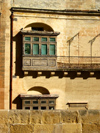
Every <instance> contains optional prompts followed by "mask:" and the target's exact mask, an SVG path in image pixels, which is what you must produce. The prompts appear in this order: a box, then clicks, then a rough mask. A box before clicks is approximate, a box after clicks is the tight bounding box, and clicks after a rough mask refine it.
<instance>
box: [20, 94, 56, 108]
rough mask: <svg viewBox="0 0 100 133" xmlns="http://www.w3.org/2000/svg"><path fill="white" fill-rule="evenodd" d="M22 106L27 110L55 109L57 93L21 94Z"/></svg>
mask: <svg viewBox="0 0 100 133" xmlns="http://www.w3.org/2000/svg"><path fill="white" fill-rule="evenodd" d="M20 97H21V98H22V108H23V109H25V110H54V109H55V108H56V98H58V96H57V95H38V96H34V95H33V96H32V95H31V96H30V95H24V96H23V94H22V95H20Z"/></svg>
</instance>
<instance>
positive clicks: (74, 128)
mask: <svg viewBox="0 0 100 133" xmlns="http://www.w3.org/2000/svg"><path fill="white" fill-rule="evenodd" d="M62 133H82V125H81V124H74V123H73V124H72V123H67V124H63V125H62Z"/></svg>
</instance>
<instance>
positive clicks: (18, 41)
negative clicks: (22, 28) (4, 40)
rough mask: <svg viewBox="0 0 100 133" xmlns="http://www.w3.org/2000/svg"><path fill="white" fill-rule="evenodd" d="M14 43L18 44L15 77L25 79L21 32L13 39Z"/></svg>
mask: <svg viewBox="0 0 100 133" xmlns="http://www.w3.org/2000/svg"><path fill="white" fill-rule="evenodd" d="M13 41H15V42H16V43H15V44H16V61H15V62H14V63H15V64H16V65H15V67H16V68H15V75H16V76H19V77H20V78H23V77H24V73H23V71H22V35H21V34H20V32H19V33H18V34H17V35H16V36H14V37H13Z"/></svg>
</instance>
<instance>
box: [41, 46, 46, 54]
mask: <svg viewBox="0 0 100 133" xmlns="http://www.w3.org/2000/svg"><path fill="white" fill-rule="evenodd" d="M41 55H47V44H42V46H41Z"/></svg>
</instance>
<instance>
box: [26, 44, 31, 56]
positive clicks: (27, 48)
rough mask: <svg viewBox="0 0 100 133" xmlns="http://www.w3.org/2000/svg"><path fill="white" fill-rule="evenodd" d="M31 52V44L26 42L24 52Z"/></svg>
mask: <svg viewBox="0 0 100 133" xmlns="http://www.w3.org/2000/svg"><path fill="white" fill-rule="evenodd" d="M30 53H31V45H30V44H28V43H26V44H25V54H30Z"/></svg>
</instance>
